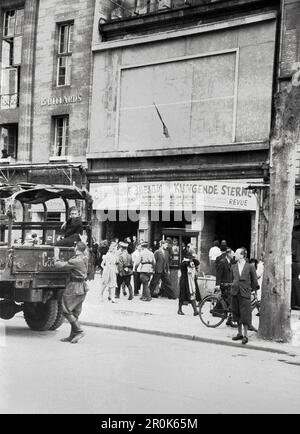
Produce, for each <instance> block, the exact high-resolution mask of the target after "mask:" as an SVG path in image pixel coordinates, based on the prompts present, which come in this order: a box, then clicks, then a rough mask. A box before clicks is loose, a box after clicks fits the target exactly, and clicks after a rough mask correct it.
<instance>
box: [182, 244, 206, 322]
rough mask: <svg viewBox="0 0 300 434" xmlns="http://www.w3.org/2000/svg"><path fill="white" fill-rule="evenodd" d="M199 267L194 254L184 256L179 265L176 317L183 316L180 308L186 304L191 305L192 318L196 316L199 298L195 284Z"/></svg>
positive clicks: (196, 283)
mask: <svg viewBox="0 0 300 434" xmlns="http://www.w3.org/2000/svg"><path fill="white" fill-rule="evenodd" d="M199 265H200V262H199V261H198V259H197V258H196V255H195V254H193V253H192V252H188V253H186V254H185V256H184V258H183V261H182V263H181V265H180V271H181V276H180V281H179V303H178V312H177V313H178V315H184V313H183V311H182V306H183V305H184V304H187V303H191V305H192V307H193V310H194V316H196V315H198V310H197V304H196V301H200V300H201V296H200V291H199V287H198V282H197V273H196V268H197V267H198V266H199Z"/></svg>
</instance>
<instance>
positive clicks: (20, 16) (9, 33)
mask: <svg viewBox="0 0 300 434" xmlns="http://www.w3.org/2000/svg"><path fill="white" fill-rule="evenodd" d="M23 20H24V9H16V10H10V11H6V12H5V13H4V26H3V38H2V58H1V66H2V70H1V83H0V85H1V95H0V97H1V101H0V108H1V109H8V108H16V107H17V106H18V94H19V84H20V66H21V54H22V32H23Z"/></svg>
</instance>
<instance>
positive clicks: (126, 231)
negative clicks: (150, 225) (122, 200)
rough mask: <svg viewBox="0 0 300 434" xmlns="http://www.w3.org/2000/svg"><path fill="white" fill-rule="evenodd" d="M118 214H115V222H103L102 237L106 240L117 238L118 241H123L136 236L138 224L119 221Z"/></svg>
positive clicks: (128, 220)
mask: <svg viewBox="0 0 300 434" xmlns="http://www.w3.org/2000/svg"><path fill="white" fill-rule="evenodd" d="M119 220H120V219H119V212H117V213H116V221H106V222H104V223H103V224H104V227H103V235H104V238H105V239H107V240H112V239H114V238H118V239H119V240H120V241H124V239H125V238H127V237H130V238H131V239H132V236H133V235H134V236H137V233H138V228H139V222H138V221H131V220H130V219H127V220H126V221H122V220H121V221H119Z"/></svg>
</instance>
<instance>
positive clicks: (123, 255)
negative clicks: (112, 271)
mask: <svg viewBox="0 0 300 434" xmlns="http://www.w3.org/2000/svg"><path fill="white" fill-rule="evenodd" d="M127 248H128V244H126V243H123V242H120V243H119V249H120V254H119V258H118V276H117V285H118V286H117V289H116V298H120V292H121V286H122V284H123V283H124V285H125V286H127V288H128V290H129V297H128V300H132V299H133V291H132V286H131V276H132V274H133V262H132V257H131V255H130V254H129V253H128V250H127Z"/></svg>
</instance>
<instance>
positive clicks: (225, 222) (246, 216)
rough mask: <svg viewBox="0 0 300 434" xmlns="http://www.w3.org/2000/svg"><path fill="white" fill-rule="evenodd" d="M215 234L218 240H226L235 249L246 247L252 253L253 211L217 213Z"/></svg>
mask: <svg viewBox="0 0 300 434" xmlns="http://www.w3.org/2000/svg"><path fill="white" fill-rule="evenodd" d="M215 236H216V239H217V240H220V241H221V240H226V241H227V245H228V246H229V247H231V248H232V249H234V250H236V249H238V248H239V247H245V248H246V249H247V252H248V254H250V246H251V212H247V211H226V212H218V213H216V228H215Z"/></svg>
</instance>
